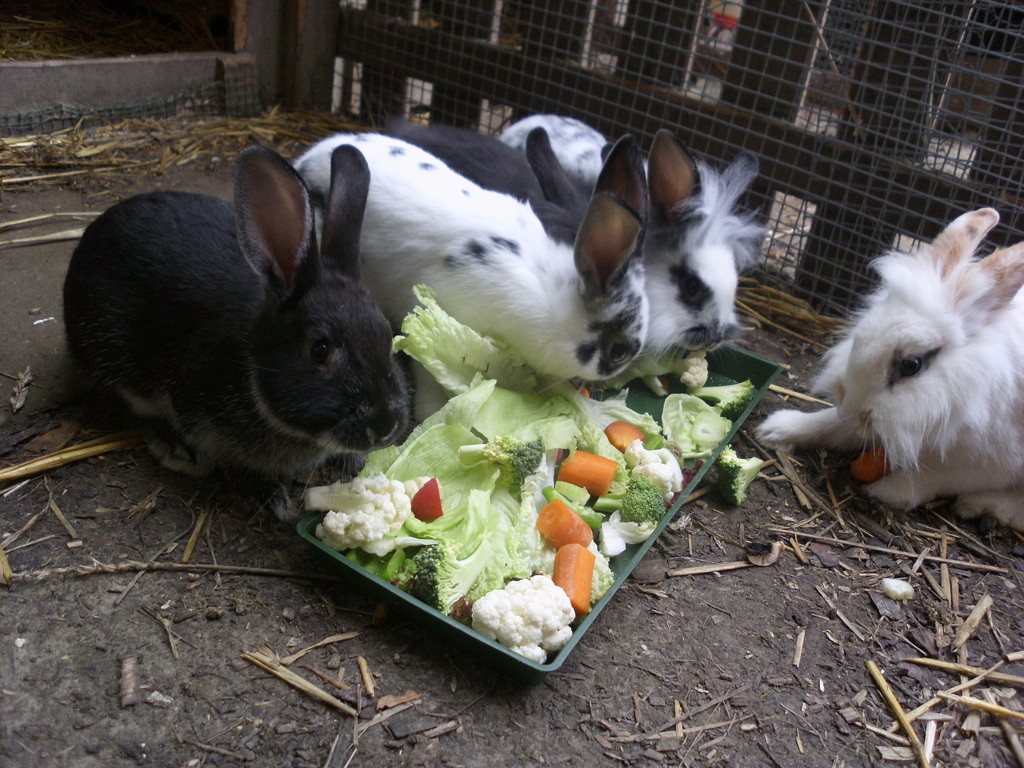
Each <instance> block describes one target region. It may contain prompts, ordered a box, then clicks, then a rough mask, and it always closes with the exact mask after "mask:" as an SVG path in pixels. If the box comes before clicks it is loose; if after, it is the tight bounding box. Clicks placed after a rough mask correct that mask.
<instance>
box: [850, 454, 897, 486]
mask: <svg viewBox="0 0 1024 768" xmlns="http://www.w3.org/2000/svg"><path fill="white" fill-rule="evenodd" d="M850 474H851V475H853V479H854V480H857V481H858V482H861V483H873V482H875V481H876V480H881V479H882V478H883V477H885V476H886V475H888V474H889V461H888V459H886V457H885V450H884V449H883V448H882V446H880V445H876V446H875V447H874V448H869V449H868V450H866V451H864V452H863V453H862V454H861V455H860V456H858V457H857V458H856V459H854V460H853V461H852V462H850Z"/></svg>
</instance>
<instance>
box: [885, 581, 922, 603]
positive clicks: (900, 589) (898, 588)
mask: <svg viewBox="0 0 1024 768" xmlns="http://www.w3.org/2000/svg"><path fill="white" fill-rule="evenodd" d="M881 587H882V594H883V595H885V596H886V597H888V598H890V599H891V600H911V599H913V597H914V587H913V586H912V585H911V584H910V582H909V581H904V580H903V579H882V581H881Z"/></svg>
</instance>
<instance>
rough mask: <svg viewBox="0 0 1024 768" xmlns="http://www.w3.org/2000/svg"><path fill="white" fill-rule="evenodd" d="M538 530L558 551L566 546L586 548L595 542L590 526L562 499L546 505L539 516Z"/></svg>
mask: <svg viewBox="0 0 1024 768" xmlns="http://www.w3.org/2000/svg"><path fill="white" fill-rule="evenodd" d="M537 530H539V531H540V532H541V533H542V534H543V535H544V538H546V539H547V540H548V541H550V542H551V546H553V547H554V548H555V549H556V550H557V549H560V548H561V547H564V546H565V545H566V544H582V545H583V546H584V547H586V546H589V545H590V542H592V541H593V540H594V532H593V531H592V530H591V528H590V526H589V525H587V524H586V522H585V521H584V520H583V518H582V517H580V516H579V515H577V514H576V513H575V512H574V511H573V510H572V509H571V508H570V507H569V505H568V504H566V503H565V502H563V501H561V500H560V499H555V500H554V501H552V502H550V503H548V504H545V505H544V508H543V509H542V510H541V511H540V514H538V515H537Z"/></svg>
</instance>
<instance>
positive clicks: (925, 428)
mask: <svg viewBox="0 0 1024 768" xmlns="http://www.w3.org/2000/svg"><path fill="white" fill-rule="evenodd" d="M998 221H999V214H998V213H996V211H994V210H993V209H991V208H982V209H980V210H977V211H972V212H970V213H965V214H963V215H962V216H960V217H959V218H957V219H956V220H955V221H953V222H952V223H951V224H949V226H948V227H946V229H945V230H944V231H943V232H942V233H941V234H940V235H939V236H938V237H936V238H935V240H934V241H933V242H932V243H931V244H930V245H928V246H925V247H922V248H920V249H919V250H918V251H916V252H915V253H910V254H907V253H900V252H891V253H889V254H887V255H885V256H883V257H882V258H880V259H878V260H877V261H876V263H875V267H876V268H877V270H878V272H879V274H880V275H881V284H880V286H879V287H878V289H877V290H876V291H875V292H874V293H873V294H872V295H871V296H870V297H868V299H867V302H866V306H865V308H864V309H863V311H862V312H861V314H860V315H859V317H858V318H857V319H856V322H855V324H854V325H853V326H852V328H851V329H850V331H849V333H848V334H847V335H846V336H845V338H843V340H842V341H840V342H839V343H838V344H837V345H835V346H834V347H832V348H831V349H830V350H829V351H828V352H827V353H826V355H825V357H824V365H823V367H822V369H821V372H820V374H819V375H818V377H817V379H816V381H815V389H816V390H818V391H820V392H823V393H826V394H827V395H829V396H831V398H832V401H833V402H835V406H833V407H830V408H825V409H824V410H821V411H817V412H814V413H804V412H800V411H796V410H783V411H778V412H776V413H773V414H772V415H771V416H769V417H768V418H767V419H765V421H764V422H763V423H762V424H761V425H760V426H759V427H758V429H757V433H758V435H759V437H760V438H761V439H762V440H763V441H764V442H765V443H767V444H769V445H772V446H776V447H782V448H787V449H792V448H802V447H814V446H819V447H825V448H835V449H841V450H860V449H862V448H865V447H867V446H881V447H882V448H883V449H884V451H885V454H886V457H887V459H888V463H889V467H890V471H889V474H888V475H886V476H885V477H883V478H882V479H880V480H878V481H876V482H873V483H870V484H869V485H867V486H866V490H867V492H868V494H870V495H871V496H873V497H875V498H877V499H880V500H881V501H884V502H886V503H888V504H891V505H893V506H897V507H903V508H907V509H910V508H913V507H916V506H918V505H920V504H923V503H924V502H927V501H929V500H931V499H934V498H937V497H943V496H956V497H957V498H956V501H955V506H954V508H955V510H956V512H957V513H958V514H960V515H961V516H963V517H968V518H970V517H976V516H979V515H983V514H991V515H993V516H994V517H995V518H996V519H998V520H1000V521H1001V522H1003V523H1006V524H1008V525H1010V526H1012V527H1014V528H1017V529H1019V530H1024V295H1021V293H1020V291H1019V289H1020V287H1021V285H1022V284H1024V243H1019V244H1017V245H1014V246H1012V247H1009V248H1004V249H1000V250H996V251H995V252H994V253H992V254H991V255H989V256H986V257H985V258H981V259H979V258H976V256H975V251H976V249H977V248H978V246H979V244H980V243H981V241H982V239H983V238H984V236H985V234H986V233H987V232H988V231H989V230H991V229H992V227H994V226H995V225H996V223H998Z"/></svg>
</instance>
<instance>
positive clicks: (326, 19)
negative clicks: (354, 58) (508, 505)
mask: <svg viewBox="0 0 1024 768" xmlns="http://www.w3.org/2000/svg"><path fill="white" fill-rule="evenodd" d="M283 8H284V11H283V12H284V14H285V23H284V33H285V36H286V39H285V42H284V46H283V51H284V61H283V62H282V68H281V69H282V78H283V82H282V88H281V90H282V100H283V102H284V104H285V105H286V106H287V107H289V108H291V109H312V110H321V111H324V112H329V111H330V109H331V96H332V92H333V88H334V56H335V52H334V48H335V45H336V41H337V29H338V17H339V15H340V7H339V5H338V3H337V2H319V1H318V0H298V1H297V2H293V3H284V5H283Z"/></svg>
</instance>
